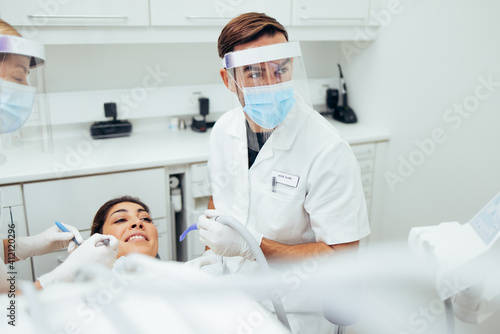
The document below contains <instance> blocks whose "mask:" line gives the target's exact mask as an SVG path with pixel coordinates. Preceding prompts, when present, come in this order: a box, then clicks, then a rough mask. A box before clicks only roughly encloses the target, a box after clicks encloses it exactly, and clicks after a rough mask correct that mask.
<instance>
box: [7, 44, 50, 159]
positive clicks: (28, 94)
mask: <svg viewBox="0 0 500 334" xmlns="http://www.w3.org/2000/svg"><path fill="white" fill-rule="evenodd" d="M44 65H45V54H44V48H43V45H42V44H40V43H38V42H36V41H33V40H28V39H25V38H22V37H17V36H10V35H0V135H2V136H0V138H2V146H4V147H5V146H6V145H5V144H6V143H4V141H6V140H7V139H6V138H7V136H6V134H9V133H14V132H15V131H17V130H18V129H20V128H21V127H22V126H24V125H26V133H27V134H28V135H29V136H31V135H33V136H34V135H36V136H37V137H40V136H41V138H42V139H43V141H42V142H43V145H44V149H46V150H47V149H49V148H50V144H51V132H50V116H49V104H48V100H47V96H46V92H45V73H44V68H45V66H44ZM28 120H29V121H28ZM23 132H24V129H23Z"/></svg>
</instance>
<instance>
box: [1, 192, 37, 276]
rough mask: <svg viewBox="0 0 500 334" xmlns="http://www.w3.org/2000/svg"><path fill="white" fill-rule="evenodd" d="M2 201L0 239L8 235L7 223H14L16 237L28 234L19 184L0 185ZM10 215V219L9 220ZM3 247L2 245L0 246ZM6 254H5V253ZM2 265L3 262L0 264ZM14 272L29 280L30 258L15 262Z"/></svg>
mask: <svg viewBox="0 0 500 334" xmlns="http://www.w3.org/2000/svg"><path fill="white" fill-rule="evenodd" d="M0 192H1V193H2V197H3V202H2V207H3V208H0V210H2V217H1V221H0V234H1V236H2V237H1V239H0V241H1V240H3V239H7V238H8V237H9V233H8V230H9V228H10V227H9V225H12V223H14V230H15V236H16V238H19V237H25V236H27V235H28V233H27V230H26V219H25V217H24V205H23V194H22V190H21V186H20V185H15V186H6V187H0ZM11 217H12V220H11ZM2 247H3V246H2ZM5 256H7V254H5ZM0 265H3V264H0ZM15 272H17V278H18V279H23V280H28V281H31V280H33V276H32V273H31V259H27V260H24V261H18V262H15Z"/></svg>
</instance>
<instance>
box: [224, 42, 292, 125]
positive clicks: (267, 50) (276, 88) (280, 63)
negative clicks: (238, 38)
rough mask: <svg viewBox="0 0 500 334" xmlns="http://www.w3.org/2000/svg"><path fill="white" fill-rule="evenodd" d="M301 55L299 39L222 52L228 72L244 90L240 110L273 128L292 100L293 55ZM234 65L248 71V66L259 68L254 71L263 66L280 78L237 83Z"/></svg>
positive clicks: (286, 112)
mask: <svg viewBox="0 0 500 334" xmlns="http://www.w3.org/2000/svg"><path fill="white" fill-rule="evenodd" d="M300 55H301V52H300V46H299V43H297V42H294V43H280V44H273V45H269V46H263V47H258V48H253V49H247V50H242V51H236V52H231V53H228V54H226V55H225V56H224V59H223V65H224V66H225V67H226V69H229V71H228V73H229V75H230V76H231V77H232V79H233V81H234V82H235V83H236V85H237V86H238V88H239V89H240V91H241V92H242V93H243V99H244V104H245V105H244V107H243V110H244V111H245V113H246V114H247V115H248V116H249V117H250V118H251V119H252V121H254V122H255V123H256V124H257V125H259V126H260V127H262V128H264V129H274V128H275V127H276V126H278V125H279V124H280V123H281V122H283V121H284V119H285V118H286V116H287V115H288V113H289V112H290V110H291V109H292V107H293V105H294V104H295V98H294V86H293V81H292V74H293V71H292V59H293V58H294V57H298V56H300ZM273 61H275V62H273ZM276 61H277V62H276ZM237 67H238V68H240V69H241V68H245V70H247V71H248V72H251V71H252V70H248V68H251V67H256V68H259V69H258V70H256V71H255V73H254V74H255V75H256V74H257V73H258V72H260V67H266V68H267V69H268V71H269V72H273V73H274V74H273V75H276V77H278V78H279V79H277V80H276V82H271V81H270V82H267V83H266V84H264V83H263V82H262V81H259V80H258V79H256V80H255V81H254V82H252V84H250V85H248V84H243V85H239V84H238V82H237V81H236V80H235V79H236V78H235V77H234V76H235V74H234V71H235V68H237ZM251 76H253V75H251ZM256 76H257V75H256ZM259 76H260V75H259ZM242 86H243V87H242Z"/></svg>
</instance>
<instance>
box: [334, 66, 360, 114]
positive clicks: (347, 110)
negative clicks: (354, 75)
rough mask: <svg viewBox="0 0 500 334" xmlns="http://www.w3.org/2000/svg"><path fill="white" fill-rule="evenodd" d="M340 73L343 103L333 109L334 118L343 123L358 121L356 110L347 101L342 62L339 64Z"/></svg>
mask: <svg viewBox="0 0 500 334" xmlns="http://www.w3.org/2000/svg"><path fill="white" fill-rule="evenodd" d="M337 66H338V68H339V74H340V82H339V88H340V90H341V92H342V105H340V106H337V107H336V108H335V109H334V111H333V119H335V120H337V121H339V122H342V123H356V122H357V121H358V118H357V117H356V114H355V113H354V110H353V109H352V108H351V107H349V105H348V101H347V88H346V84H345V80H344V74H343V73H342V68H341V67H340V64H337Z"/></svg>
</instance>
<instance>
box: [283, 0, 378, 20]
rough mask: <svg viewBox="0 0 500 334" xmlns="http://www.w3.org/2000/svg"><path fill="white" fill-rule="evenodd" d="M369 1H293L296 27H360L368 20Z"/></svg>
mask: <svg viewBox="0 0 500 334" xmlns="http://www.w3.org/2000/svg"><path fill="white" fill-rule="evenodd" d="M369 8H370V0H294V1H293V18H292V24H293V25H296V26H325V25H329V26H336V25H346V24H352V25H355V24H357V25H362V24H364V23H365V22H367V20H368V15H369Z"/></svg>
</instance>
